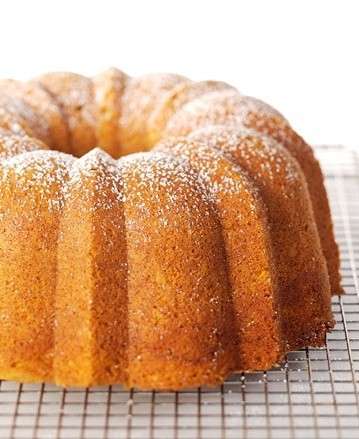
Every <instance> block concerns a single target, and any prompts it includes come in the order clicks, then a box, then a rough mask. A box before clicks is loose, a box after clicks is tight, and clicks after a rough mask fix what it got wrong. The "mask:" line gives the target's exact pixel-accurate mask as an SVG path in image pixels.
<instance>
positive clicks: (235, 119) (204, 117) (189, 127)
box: [165, 90, 283, 136]
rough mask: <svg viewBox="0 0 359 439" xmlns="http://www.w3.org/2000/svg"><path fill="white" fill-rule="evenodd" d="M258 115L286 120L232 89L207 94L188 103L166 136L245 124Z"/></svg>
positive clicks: (269, 108) (257, 101)
mask: <svg viewBox="0 0 359 439" xmlns="http://www.w3.org/2000/svg"><path fill="white" fill-rule="evenodd" d="M252 113H256V114H261V115H265V116H266V117H268V116H275V117H279V118H282V119H283V116H281V114H280V113H278V112H277V111H276V110H274V108H272V107H271V106H269V105H267V104H265V103H264V102H262V101H260V100H258V99H255V98H251V97H248V96H242V95H240V94H239V93H238V92H236V91H233V90H225V91H219V92H212V93H208V94H206V95H204V96H201V97H200V98H198V99H194V100H193V101H190V102H188V103H187V104H186V105H184V106H183V107H182V108H181V110H180V111H179V112H178V113H176V114H175V115H174V116H173V117H172V118H171V119H170V120H169V122H168V125H167V127H166V130H165V136H171V135H172V136H180V135H187V134H189V133H191V132H192V131H194V130H195V129H198V128H201V127H204V126H208V125H222V124H232V125H236V126H238V125H241V124H243V126H245V125H246V120H247V118H248V117H249V116H250V114H252Z"/></svg>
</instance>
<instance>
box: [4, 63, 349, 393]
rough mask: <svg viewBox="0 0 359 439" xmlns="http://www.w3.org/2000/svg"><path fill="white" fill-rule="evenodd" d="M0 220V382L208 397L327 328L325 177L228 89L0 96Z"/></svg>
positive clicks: (86, 82)
mask: <svg viewBox="0 0 359 439" xmlns="http://www.w3.org/2000/svg"><path fill="white" fill-rule="evenodd" d="M149 150H151V151H149ZM0 217H1V228H0V379H11V380H19V381H29V382H33V381H34V382H36V381H46V382H54V383H56V384H59V385H62V386H81V387H82V386H84V387H85V386H90V385H105V384H114V383H121V384H124V385H126V386H134V387H137V388H141V389H182V388H185V387H193V386H199V385H215V384H218V383H221V382H223V380H224V379H225V378H226V376H228V375H229V374H230V373H232V372H234V371H246V370H264V369H267V368H270V367H271V366H273V365H276V364H278V363H279V362H280V361H281V360H282V359H283V358H284V356H285V354H286V353H287V352H288V351H290V350H293V349H299V348H302V347H306V346H322V345H323V344H324V343H325V337H326V333H327V331H329V330H330V329H331V328H332V327H333V325H334V321H333V316H332V312H331V306H330V305H331V294H339V293H341V292H342V290H341V287H340V276H339V257H338V250H337V246H336V243H335V240H334V236H333V229H332V223H331V217H330V211H329V206H328V200H327V196H326V192H325V188H324V183H323V176H322V173H321V170H320V167H319V164H318V162H317V161H316V159H315V158H314V155H313V152H312V149H311V148H310V147H309V146H308V145H307V144H306V143H305V142H304V140H303V139H302V138H301V137H299V136H298V135H297V134H296V133H295V131H293V129H292V128H291V127H290V125H289V123H288V122H287V121H286V120H285V119H284V117H283V116H282V115H281V114H280V113H278V112H277V111H276V110H274V109H272V108H271V107H270V106H268V105H266V104H264V103H262V102H260V101H258V100H255V99H254V98H250V97H247V96H243V95H241V94H240V93H239V92H238V91H236V90H235V89H234V88H233V87H231V86H230V85H228V84H225V83H222V82H216V81H204V82H194V81H190V80H189V79H187V78H185V77H183V76H179V75H171V74H160V75H156V74H153V75H146V76H143V77H138V78H131V77H129V76H128V75H126V74H125V73H123V72H121V71H120V70H118V69H110V70H108V71H106V72H104V73H102V74H100V75H98V76H96V77H94V78H86V77H84V76H81V75H77V74H74V73H49V74H46V75H43V76H41V77H38V78H35V79H33V80H31V81H29V82H20V81H14V80H3V81H0Z"/></svg>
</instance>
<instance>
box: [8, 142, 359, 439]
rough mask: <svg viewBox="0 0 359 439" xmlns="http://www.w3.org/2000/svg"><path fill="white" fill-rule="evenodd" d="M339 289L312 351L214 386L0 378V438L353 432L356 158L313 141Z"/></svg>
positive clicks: (357, 376) (358, 421) (357, 311)
mask: <svg viewBox="0 0 359 439" xmlns="http://www.w3.org/2000/svg"><path fill="white" fill-rule="evenodd" d="M317 153H318V156H319V158H320V160H321V162H322V164H323V168H324V170H325V173H326V177H327V178H326V184H327V188H328V191H329V196H330V201H331V206H332V212H333V217H334V222H335V230H336V235H337V238H338V242H339V245H340V249H341V256H342V275H343V284H344V287H345V290H346V295H345V296H343V297H340V298H334V299H333V310H334V314H335V318H336V321H337V325H336V327H335V329H334V330H333V332H332V333H331V334H330V335H329V336H328V338H327V346H326V347H325V348H322V349H305V350H301V351H297V352H291V353H290V354H288V356H287V361H286V362H285V364H283V365H282V367H281V368H277V369H273V370H270V371H267V372H258V373H248V374H237V375H234V376H232V377H230V379H228V380H227V381H226V382H225V384H224V385H223V386H220V387H218V388H215V389H205V388H202V389H193V390H188V391H184V392H177V393H170V392H139V391H136V390H133V389H132V390H130V391H127V390H124V389H122V388H121V387H120V386H111V387H105V388H95V389H87V390H86V391H81V390H78V389H67V390H62V389H59V388H57V387H55V386H52V385H45V384H43V385H31V384H18V383H13V382H5V381H3V382H0V438H4V439H5V438H9V439H10V438H11V439H20V438H26V439H29V438H39V439H40V438H47V439H49V438H51V439H52V438H57V439H75V438H76V439H90V438H91V439H99V438H103V439H112V438H113V439H114V438H116V439H118V438H126V439H127V438H128V439H130V438H131V439H135V438H141V439H144V438H153V439H157V438H164V439H169V438H174V439H182V438H188V439H189V438H196V439H197V438H198V439H210V438H213V439H214V438H215V439H217V438H221V439H230V438H236V439H237V438H248V439H250V438H256V439H259V438H269V439H270V438H273V439H279V438H306V439H308V438H325V439H329V438H343V439H349V438H358V437H359V393H358V389H359V298H358V293H359V279H358V272H359V197H358V193H359V162H358V158H357V156H356V154H355V153H354V152H353V151H351V150H348V149H345V148H343V147H320V148H318V150H317Z"/></svg>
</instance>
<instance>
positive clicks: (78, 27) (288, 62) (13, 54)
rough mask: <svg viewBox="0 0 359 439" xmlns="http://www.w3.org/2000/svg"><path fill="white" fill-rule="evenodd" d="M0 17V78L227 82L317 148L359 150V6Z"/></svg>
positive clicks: (207, 4)
mask: <svg viewBox="0 0 359 439" xmlns="http://www.w3.org/2000/svg"><path fill="white" fill-rule="evenodd" d="M0 14H1V26H0V42H1V46H0V47H1V61H0V77H4V76H9V77H15V78H26V77H30V76H32V75H36V74H38V73H41V72H45V71H49V70H63V69H66V70H74V71H78V72H83V73H88V74H92V73H95V72H98V71H99V70H101V69H104V68H107V67H108V66H110V65H115V66H118V67H120V68H122V69H123V70H125V71H127V72H129V73H130V74H134V75H135V74H141V73H147V72H150V71H174V72H178V73H183V74H186V75H188V76H190V77H191V78H194V79H197V78H198V79H205V78H214V79H222V80H226V81H228V82H230V83H232V84H234V85H236V86H237V87H238V88H239V89H240V90H241V91H242V92H244V93H246V94H252V95H255V96H257V97H259V98H262V99H264V100H266V101H268V102H269V103H272V104H273V105H274V106H276V107H277V108H278V109H279V110H280V111H282V112H283V113H284V114H285V115H286V117H287V118H288V119H289V120H290V121H291V122H292V125H294V127H295V128H296V129H297V130H298V131H299V132H300V133H301V134H302V135H304V137H306V139H307V140H308V141H309V142H311V143H345V144H348V145H352V146H359V130H358V122H359V110H358V106H357V103H358V101H359V86H358V81H359V61H358V59H359V1H356V0H352V1H349V0H340V1H330V0H325V1H321V0H315V1H314V0H313V1H305V0H301V1H288V0H282V1H265V0H263V1H258V0H256V1H249V0H248V1H238V0H237V1H235V0H233V1H229V0H228V1H226V0H222V1H208V0H207V1H199V0H197V1H195V0H192V1H186V0H175V1H154V0H152V1H137V0H136V1H133V0H131V1H119V0H117V1H110V0H102V1H97V0H96V1H90V0H87V1H84V0H76V1H75V0H71V1H67V0H62V1H58V0H52V1H39V0H32V1H26V0H24V1H19V0H11V1H10V0H8V1H3V2H1V5H0Z"/></svg>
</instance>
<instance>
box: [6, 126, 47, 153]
mask: <svg viewBox="0 0 359 439" xmlns="http://www.w3.org/2000/svg"><path fill="white" fill-rule="evenodd" d="M39 149H45V150H46V149H48V148H47V146H46V145H45V144H44V143H42V142H40V140H37V139H34V138H33V137H29V136H26V135H25V134H24V135H19V134H15V133H12V132H11V131H9V130H6V129H2V128H0V158H3V159H4V158H10V157H13V156H15V155H18V154H22V153H23V152H27V151H36V150H39Z"/></svg>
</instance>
